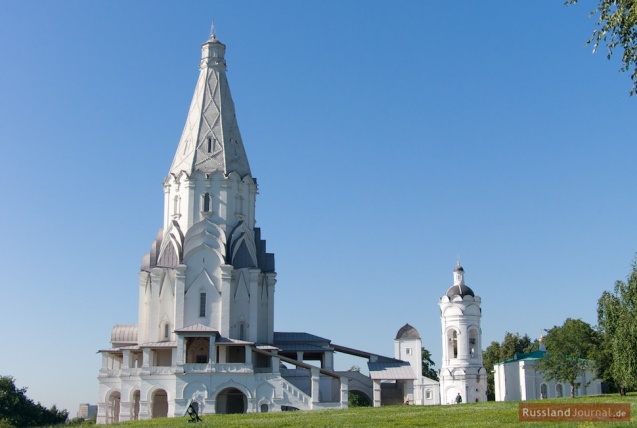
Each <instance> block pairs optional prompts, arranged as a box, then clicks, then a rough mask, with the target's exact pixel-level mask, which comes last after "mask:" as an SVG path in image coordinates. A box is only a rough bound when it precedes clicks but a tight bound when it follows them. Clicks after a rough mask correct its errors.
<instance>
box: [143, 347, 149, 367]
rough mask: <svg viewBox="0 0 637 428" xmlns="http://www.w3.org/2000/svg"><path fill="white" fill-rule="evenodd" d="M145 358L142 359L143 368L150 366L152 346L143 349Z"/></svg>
mask: <svg viewBox="0 0 637 428" xmlns="http://www.w3.org/2000/svg"><path fill="white" fill-rule="evenodd" d="M142 354H143V359H142V368H148V367H150V348H144V349H142Z"/></svg>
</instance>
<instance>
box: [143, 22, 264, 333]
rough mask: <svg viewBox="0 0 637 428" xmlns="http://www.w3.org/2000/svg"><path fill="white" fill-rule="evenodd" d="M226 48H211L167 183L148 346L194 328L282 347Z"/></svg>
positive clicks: (147, 290) (147, 265)
mask: <svg viewBox="0 0 637 428" xmlns="http://www.w3.org/2000/svg"><path fill="white" fill-rule="evenodd" d="M225 50H226V47H225V45H224V44H222V43H220V42H219V41H218V40H217V39H216V37H215V36H214V35H212V36H211V38H210V39H209V40H208V41H206V42H205V43H204V44H203V45H202V55H201V61H200V64H199V69H200V73H199V79H198V81H197V85H196V87H195V92H194V95H193V98H192V102H191V104H190V110H189V112H188V117H187V119H186V125H185V126H184V130H183V133H182V135H181V138H180V140H179V144H178V146H177V151H176V153H175V157H174V159H173V162H172V165H171V167H170V170H169V173H168V176H167V177H166V179H165V180H164V219H163V228H162V229H160V231H159V233H158V234H157V238H156V239H155V241H154V242H153V244H152V246H151V250H150V252H149V253H148V254H146V255H145V256H144V259H143V262H142V269H141V273H140V296H139V324H138V325H139V327H138V328H139V332H138V343H147V342H158V341H162V340H175V339H174V336H173V334H174V333H173V332H174V331H175V330H180V329H183V328H187V327H189V326H193V325H202V326H204V327H206V328H209V329H210V330H214V331H217V332H218V333H219V334H220V335H221V336H222V337H228V338H233V339H239V340H247V341H250V342H256V343H272V341H273V328H274V284H275V282H276V273H275V271H274V255H273V254H269V253H267V252H266V249H265V241H264V240H262V239H261V238H260V230H259V229H258V228H256V227H255V223H256V221H255V199H256V195H257V182H256V179H254V178H253V177H252V174H251V172H250V165H249V163H248V158H247V156H246V152H245V149H244V147H243V141H242V139H241V133H240V132H239V126H238V124H237V118H236V115H235V108H234V103H233V101H232V97H231V95H230V87H229V86H228V80H227V78H226V61H225V58H224V55H225Z"/></svg>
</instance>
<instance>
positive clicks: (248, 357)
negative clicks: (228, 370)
mask: <svg viewBox="0 0 637 428" xmlns="http://www.w3.org/2000/svg"><path fill="white" fill-rule="evenodd" d="M245 353H246V362H245V363H246V364H247V365H249V366H250V365H252V348H251V347H250V346H249V345H246V346H245Z"/></svg>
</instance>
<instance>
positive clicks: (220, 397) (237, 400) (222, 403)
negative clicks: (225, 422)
mask: <svg viewBox="0 0 637 428" xmlns="http://www.w3.org/2000/svg"><path fill="white" fill-rule="evenodd" d="M216 402H217V404H216V409H215V411H216V412H217V413H221V414H224V415H227V414H231V413H245V412H246V410H247V409H248V398H247V397H246V396H245V395H243V392H241V391H239V390H238V389H237V388H226V389H224V390H223V391H221V392H220V393H219V394H217V400H216Z"/></svg>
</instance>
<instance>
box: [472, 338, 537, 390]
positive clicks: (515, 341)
mask: <svg viewBox="0 0 637 428" xmlns="http://www.w3.org/2000/svg"><path fill="white" fill-rule="evenodd" d="M537 349H538V343H537V342H534V341H532V340H531V338H530V337H529V336H528V335H527V334H525V335H524V336H520V334H519V333H509V332H508V331H507V332H506V333H505V334H504V340H502V343H499V342H496V341H493V342H491V344H490V345H489V346H488V347H487V349H486V350H485V351H483V352H482V364H483V365H484V368H485V369H486V371H487V400H495V382H494V376H493V366H494V365H495V364H496V363H499V362H502V361H506V360H510V359H511V358H513V356H514V355H515V354H526V353H529V352H533V351H535V350H537Z"/></svg>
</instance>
